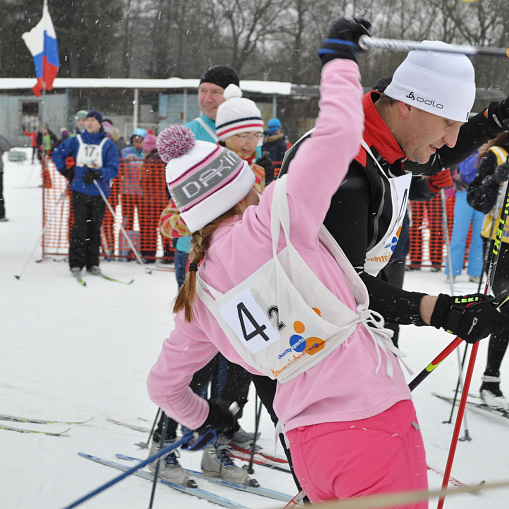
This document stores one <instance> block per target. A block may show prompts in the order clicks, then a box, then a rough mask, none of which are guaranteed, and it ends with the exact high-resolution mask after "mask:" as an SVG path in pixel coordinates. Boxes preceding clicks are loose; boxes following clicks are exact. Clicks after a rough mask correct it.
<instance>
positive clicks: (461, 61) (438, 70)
mask: <svg viewBox="0 0 509 509" xmlns="http://www.w3.org/2000/svg"><path fill="white" fill-rule="evenodd" d="M421 44H422V46H429V45H431V44H433V45H435V46H436V45H440V46H443V47H448V46H449V45H448V44H446V43H445V42H440V41H433V42H430V41H423V42H422V43H421ZM385 94H386V95H388V96H389V97H392V98H393V99H396V100H398V101H401V102H404V103H405V104H409V105H410V106H415V107H416V108H418V109H420V110H423V111H427V112H428V113H433V114H434V115H438V116H439V117H444V118H447V119H449V120H455V121H457V122H466V121H467V120H468V114H469V113H470V110H471V109H472V106H473V105H474V100H475V73H474V66H473V65H472V62H470V60H469V59H468V57H467V56H466V55H460V54H457V53H442V52H438V51H421V50H414V51H410V53H408V56H407V58H406V59H405V60H404V61H403V63H402V64H401V65H400V66H399V67H398V68H397V69H396V72H395V73H394V76H393V78H392V81H391V83H390V85H389V86H388V87H387V88H386V89H385Z"/></svg>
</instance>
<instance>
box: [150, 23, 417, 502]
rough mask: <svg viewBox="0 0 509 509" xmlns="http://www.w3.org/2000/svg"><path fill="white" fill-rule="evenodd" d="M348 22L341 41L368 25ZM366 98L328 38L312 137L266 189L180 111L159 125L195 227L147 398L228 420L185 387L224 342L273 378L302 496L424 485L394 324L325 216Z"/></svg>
mask: <svg viewBox="0 0 509 509" xmlns="http://www.w3.org/2000/svg"><path fill="white" fill-rule="evenodd" d="M349 23H350V25H348V28H349V29H348V30H345V31H344V32H342V37H343V38H344V39H346V40H347V41H353V40H354V39H355V38H356V37H357V36H359V35H361V34H362V33H367V31H366V29H365V28H364V26H363V25H362V24H361V23H358V22H355V21H351V22H349ZM361 99H362V88H361V86H360V84H359V70H358V67H357V64H356V60H355V54H354V53H353V52H352V51H351V50H348V51H347V54H346V55H345V53H344V52H341V51H339V52H338V55H337V58H334V59H332V60H331V61H330V62H328V63H326V65H324V67H323V70H322V84H321V100H320V114H319V117H318V119H317V122H316V129H315V132H314V133H313V136H312V138H311V139H310V140H308V141H307V142H306V144H305V146H303V147H302V148H301V149H300V150H299V153H298V155H297V157H296V158H295V160H294V161H293V162H292V163H291V171H290V172H289V174H288V176H286V177H284V178H283V179H280V180H278V181H276V182H274V183H273V184H271V185H270V186H269V187H268V188H267V189H266V190H265V193H264V195H263V197H262V198H261V199H259V197H258V195H257V194H256V193H255V192H254V191H253V189H252V188H253V180H254V176H253V172H252V171H251V169H250V168H249V166H248V165H247V164H246V163H245V162H244V161H243V160H242V159H240V158H239V157H238V156H236V154H234V153H232V152H230V151H228V150H227V149H225V148H222V147H219V146H216V145H213V144H210V143H206V142H201V141H195V140H194V138H193V136H192V133H190V131H186V129H185V128H182V127H179V126H175V127H173V128H168V129H166V130H165V131H163V133H161V135H160V136H159V139H158V149H159V153H160V155H161V157H162V158H163V159H165V160H166V161H168V165H167V169H166V176H167V182H168V187H169V189H170V192H171V194H172V197H173V198H174V200H175V202H176V204H177V206H178V207H179V209H180V211H181V214H182V217H183V218H184V220H185V221H186V223H187V225H188V226H189V228H190V230H191V231H192V232H194V234H193V242H194V255H192V256H193V259H192V263H191V265H190V271H189V273H188V275H187V277H186V282H185V284H184V286H183V287H182V289H181V291H180V293H179V295H178V297H177V300H176V304H175V309H174V310H175V312H176V316H175V330H174V331H173V332H172V333H171V335H170V337H169V338H168V339H167V340H165V342H164V344H163V349H162V352H161V354H160V356H159V359H158V361H157V363H156V364H155V365H154V367H153V368H152V370H151V372H150V375H149V379H148V390H149V394H150V397H151V399H152V400H153V401H154V403H156V404H157V405H158V406H160V407H161V408H162V409H163V410H164V411H165V412H166V413H167V414H168V415H169V416H171V417H173V418H174V419H176V420H177V421H178V422H181V423H183V424H184V425H185V426H187V427H188V428H190V429H194V430H197V431H199V432H205V431H207V430H208V429H212V428H214V429H216V430H217V431H219V432H220V431H222V432H229V431H230V432H232V431H233V430H234V429H235V425H236V422H235V418H234V416H233V415H232V414H231V413H230V411H229V410H228V408H227V407H225V406H224V405H222V404H221V402H218V401H206V400H204V399H202V398H200V397H199V396H197V395H196V394H194V393H193V391H192V390H191V389H190V388H189V383H190V382H191V379H192V376H193V374H194V373H195V372H196V371H198V370H199V369H200V368H202V367H203V366H204V365H205V364H207V362H209V361H210V360H211V359H212V358H213V357H214V356H215V355H216V353H217V352H218V351H221V353H222V354H223V355H224V356H225V357H226V358H228V360H230V361H231V362H234V363H237V364H240V365H242V366H243V367H244V368H246V369H247V370H248V371H250V372H251V373H254V374H264V375H266V376H270V377H271V378H273V379H274V378H275V379H277V380H279V381H280V382H281V383H280V384H278V390H277V394H276V398H275V401H274V408H275V411H276V414H277V416H278V417H279V421H280V428H281V429H282V428H283V427H284V430H285V433H286V437H287V438H288V440H289V442H290V449H291V453H292V457H293V460H294V467H295V470H296V473H297V476H298V477H299V480H300V482H301V484H302V486H303V488H304V490H305V491H306V493H307V494H308V496H309V498H310V500H311V501H313V502H314V501H319V500H327V499H336V498H348V497H352V496H359V495H364V494H369V493H381V492H388V491H398V490H403V489H421V488H425V487H426V486H427V480H426V461H425V457H424V447H423V443H422V439H421V435H420V431H419V426H418V425H417V418H416V416H415V411H414V408H413V404H412V402H411V396H410V392H409V389H408V387H407V385H406V383H405V380H404V377H403V374H402V372H401V368H400V367H399V364H398V362H397V360H396V358H395V357H394V355H393V353H391V351H390V350H393V348H392V344H391V341H390V333H389V332H387V330H386V329H383V326H382V324H383V320H380V317H379V316H375V315H376V314H374V313H372V312H370V311H369V309H368V296H367V292H366V289H365V286H364V285H363V283H362V282H361V280H360V279H359V278H358V276H357V274H356V272H355V270H354V269H353V267H351V265H350V264H349V263H348V261H347V260H346V258H345V257H344V255H343V254H342V252H341V250H340V248H339V247H338V246H337V244H335V242H334V241H333V240H332V239H331V237H330V236H329V235H328V234H327V232H326V231H325V230H324V229H323V228H322V222H323V220H324V217H325V214H326V212H327V210H328V208H329V205H330V200H331V197H332V195H333V194H334V193H335V191H336V189H337V188H338V186H339V185H340V183H341V181H342V179H343V177H344V175H345V174H346V172H347V170H348V166H349V164H350V162H351V161H352V159H353V158H354V157H355V156H356V155H357V153H358V152H359V148H360V144H361V141H362V133H363V112H362V105H361ZM198 266H199V270H198ZM380 322H381V323H380ZM395 353H396V354H399V352H397V351H395ZM426 506H427V505H426V504H425V505H422V504H421V505H415V506H412V507H415V508H418V507H419V508H422V507H426ZM409 507H410V506H409Z"/></svg>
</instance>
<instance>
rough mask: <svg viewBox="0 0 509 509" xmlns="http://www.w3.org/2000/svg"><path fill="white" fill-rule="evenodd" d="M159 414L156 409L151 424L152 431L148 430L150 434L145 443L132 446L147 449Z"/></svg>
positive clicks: (159, 411)
mask: <svg viewBox="0 0 509 509" xmlns="http://www.w3.org/2000/svg"><path fill="white" fill-rule="evenodd" d="M160 413H161V409H160V408H158V409H157V413H156V418H155V419H154V424H152V429H151V430H150V434H149V436H148V439H147V442H146V443H145V442H138V443H137V444H134V445H137V446H138V447H139V448H140V449H147V448H148V444H150V439H151V438H152V434H153V433H154V429H155V427H156V424H157V421H158V419H159V414H160Z"/></svg>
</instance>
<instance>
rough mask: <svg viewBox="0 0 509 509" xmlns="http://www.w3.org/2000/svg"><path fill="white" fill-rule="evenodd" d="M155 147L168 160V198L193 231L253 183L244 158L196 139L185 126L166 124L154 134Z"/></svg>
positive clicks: (229, 205) (227, 207) (231, 204)
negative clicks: (156, 135)
mask: <svg viewBox="0 0 509 509" xmlns="http://www.w3.org/2000/svg"><path fill="white" fill-rule="evenodd" d="M157 150H158V152H159V155H160V156H161V159H162V160H163V161H165V162H166V163H168V164H167V165H166V182H167V185H168V189H169V190H170V194H171V197H172V198H173V200H174V201H175V204H176V205H177V207H178V209H179V210H180V215H181V217H182V219H183V220H184V221H185V222H186V224H187V227H188V228H189V230H190V231H191V232H193V233H194V232H196V231H198V230H201V229H202V228H203V227H204V226H206V225H207V224H209V223H210V222H211V221H213V220H214V219H216V218H217V217H219V216H220V215H221V214H224V213H225V212H227V211H228V210H230V209H231V208H232V207H234V206H235V205H237V203H239V202H240V201H241V200H243V199H244V198H245V197H246V196H247V195H248V193H249V191H250V190H251V189H252V188H253V185H254V183H255V176H254V173H253V171H252V170H251V168H250V167H249V165H248V164H247V162H246V161H243V160H242V159H241V158H240V157H239V156H238V155H237V154H235V153H234V152H232V151H230V150H228V149H226V148H224V147H220V146H219V145H215V144H214V143H209V142H207V141H197V140H196V139H195V137H194V134H193V132H192V131H191V130H190V129H189V128H187V127H184V126H179V125H175V126H171V127H167V128H166V129H165V130H164V131H162V132H161V133H160V134H159V136H158V137H157Z"/></svg>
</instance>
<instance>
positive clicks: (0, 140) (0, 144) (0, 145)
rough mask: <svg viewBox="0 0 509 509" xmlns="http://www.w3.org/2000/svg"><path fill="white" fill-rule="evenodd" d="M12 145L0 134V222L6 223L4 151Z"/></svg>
mask: <svg viewBox="0 0 509 509" xmlns="http://www.w3.org/2000/svg"><path fill="white" fill-rule="evenodd" d="M11 148H12V146H11V144H10V143H9V142H8V141H7V139H6V138H5V137H4V136H1V135H0V222H1V223H6V222H7V221H9V219H8V218H7V217H6V215H5V200H4V161H3V155H4V152H9V150H11Z"/></svg>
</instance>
